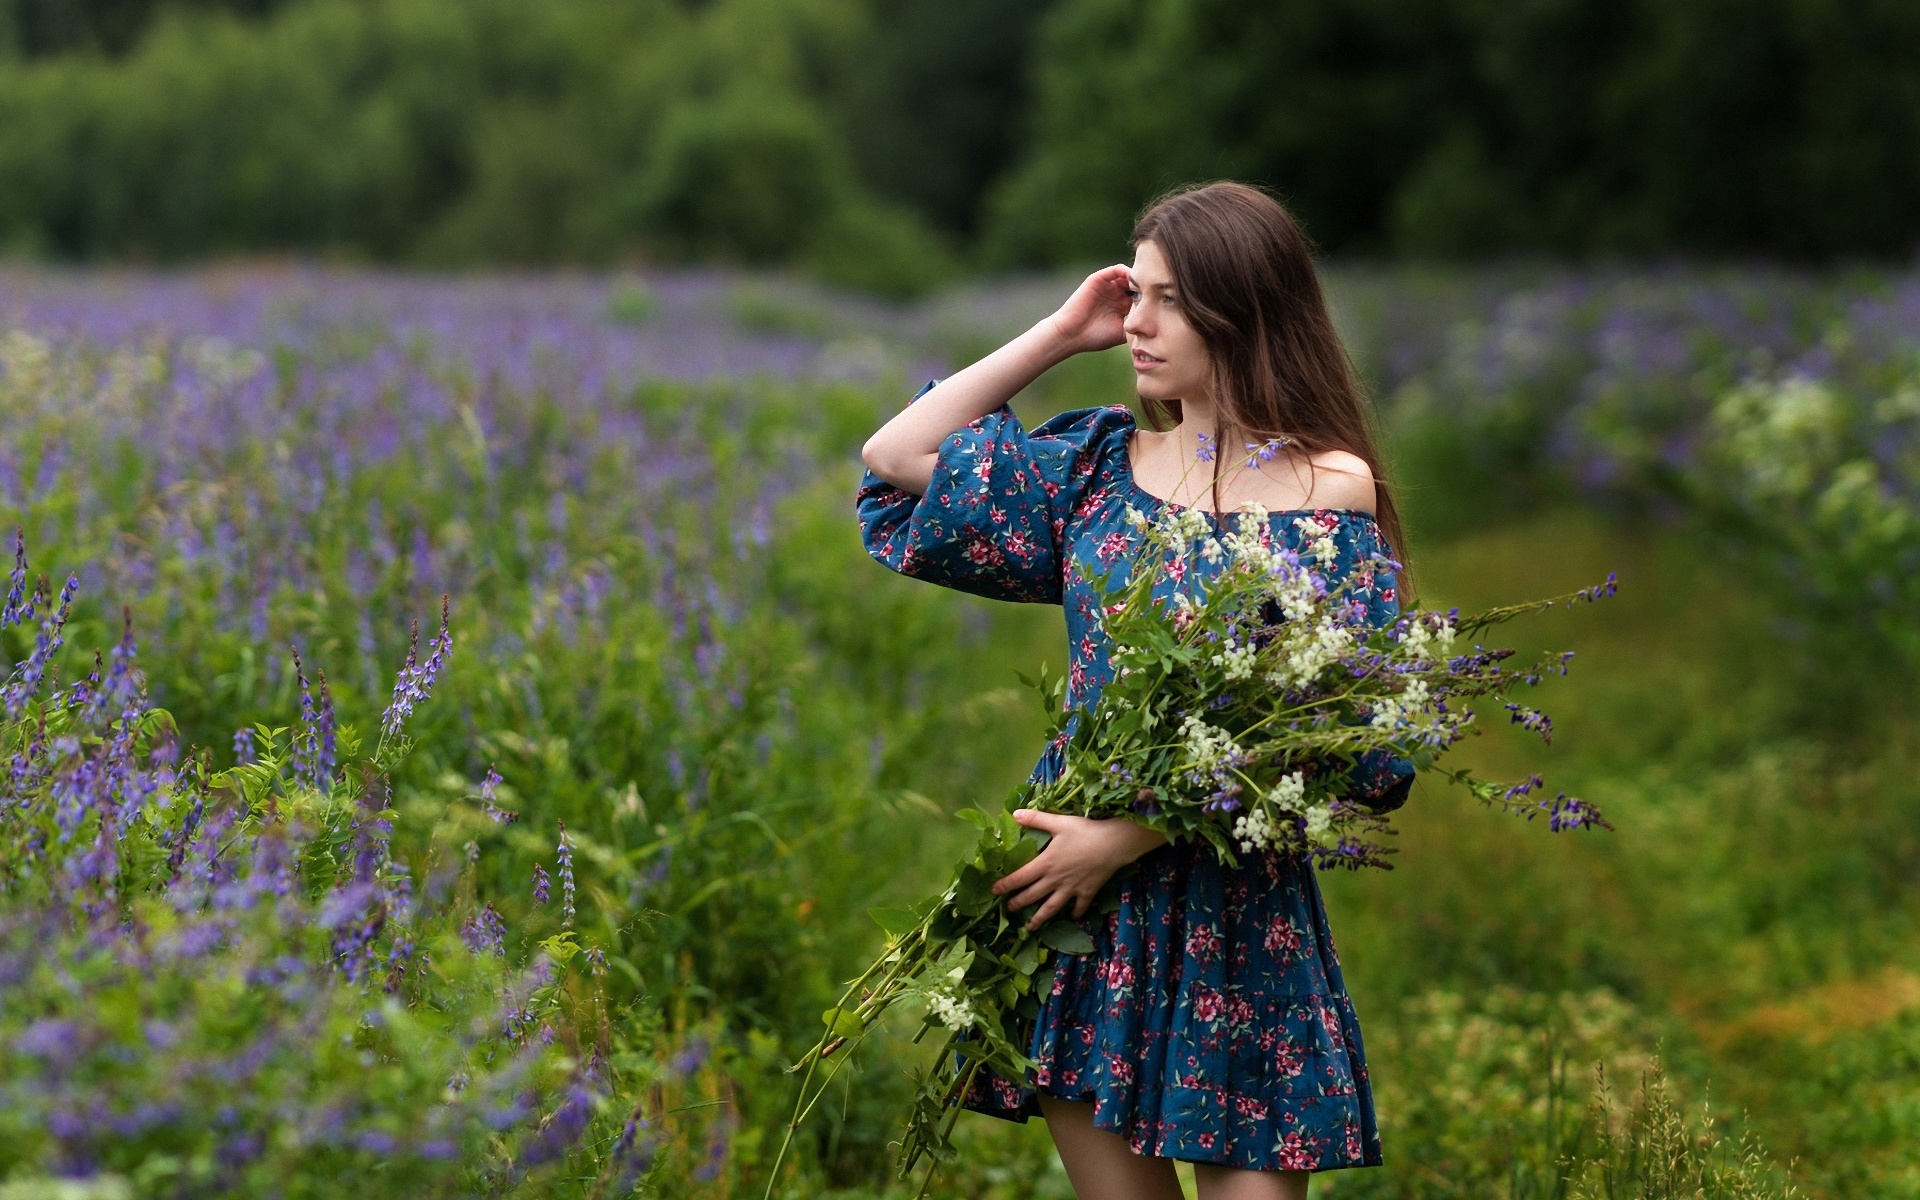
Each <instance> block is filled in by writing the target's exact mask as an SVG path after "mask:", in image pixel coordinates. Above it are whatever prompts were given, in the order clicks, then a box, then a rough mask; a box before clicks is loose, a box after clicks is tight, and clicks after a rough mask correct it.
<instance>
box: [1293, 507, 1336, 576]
mask: <svg viewBox="0 0 1920 1200" xmlns="http://www.w3.org/2000/svg"><path fill="white" fill-rule="evenodd" d="M1293 525H1294V528H1296V529H1298V530H1299V531H1300V533H1301V535H1302V536H1303V537H1305V539H1306V542H1307V554H1308V556H1310V557H1312V558H1316V559H1319V560H1320V565H1321V566H1328V567H1330V566H1332V565H1333V564H1334V562H1335V561H1336V560H1338V559H1339V557H1340V547H1338V546H1336V545H1334V543H1333V530H1334V525H1333V522H1331V521H1319V520H1315V519H1314V518H1312V517H1301V518H1299V519H1297V520H1295V521H1294V523H1293Z"/></svg>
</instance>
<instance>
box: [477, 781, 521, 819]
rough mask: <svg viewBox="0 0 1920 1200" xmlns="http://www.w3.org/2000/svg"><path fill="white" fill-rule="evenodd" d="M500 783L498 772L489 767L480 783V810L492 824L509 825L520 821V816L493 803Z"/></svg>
mask: <svg viewBox="0 0 1920 1200" xmlns="http://www.w3.org/2000/svg"><path fill="white" fill-rule="evenodd" d="M500 783H501V779H500V772H498V771H496V770H494V769H493V767H491V766H489V767H488V768H487V777H486V778H485V779H482V780H481V781H480V805H481V810H482V811H483V812H485V813H486V814H487V817H488V819H490V820H491V821H492V822H493V823H494V824H496V825H511V824H513V823H514V822H515V821H518V820H519V819H520V814H519V813H517V812H509V811H508V810H506V809H504V808H501V807H500V806H499V805H498V804H495V803H494V798H495V797H496V796H497V795H499V791H500Z"/></svg>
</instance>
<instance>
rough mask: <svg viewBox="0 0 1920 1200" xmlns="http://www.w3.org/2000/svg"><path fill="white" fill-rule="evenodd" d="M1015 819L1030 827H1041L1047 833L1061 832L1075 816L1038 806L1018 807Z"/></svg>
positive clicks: (1015, 810) (1014, 815)
mask: <svg viewBox="0 0 1920 1200" xmlns="http://www.w3.org/2000/svg"><path fill="white" fill-rule="evenodd" d="M1013 819H1014V820H1015V821H1017V822H1019V823H1020V824H1021V825H1024V826H1026V827H1027V828H1028V829H1039V830H1042V831H1044V832H1046V833H1059V832H1060V831H1061V830H1062V829H1065V828H1066V827H1067V826H1068V825H1070V824H1072V823H1073V818H1072V817H1070V816H1067V815H1066V814H1065V813H1050V812H1041V811H1040V810H1039V809H1037V808H1016V809H1014V810H1013Z"/></svg>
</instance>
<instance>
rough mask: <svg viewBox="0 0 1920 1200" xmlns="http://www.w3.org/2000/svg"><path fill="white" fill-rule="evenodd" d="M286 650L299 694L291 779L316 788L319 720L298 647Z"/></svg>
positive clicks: (317, 782)
mask: <svg viewBox="0 0 1920 1200" xmlns="http://www.w3.org/2000/svg"><path fill="white" fill-rule="evenodd" d="M287 648H288V649H289V650H291V651H292V652H293V681H294V687H295V689H296V690H298V691H299V693H300V724H299V725H297V726H295V727H294V731H293V778H294V781H295V782H296V783H304V784H307V785H309V786H316V787H317V786H318V785H319V780H318V778H317V775H316V772H315V770H314V756H315V752H316V750H317V743H318V741H319V739H318V737H317V735H316V726H317V725H318V724H319V718H318V717H317V716H316V714H315V713H314V710H313V688H312V685H310V684H309V683H308V682H307V668H306V664H305V663H303V662H301V661H300V647H298V646H289V647H287Z"/></svg>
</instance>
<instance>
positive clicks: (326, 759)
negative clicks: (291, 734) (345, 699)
mask: <svg viewBox="0 0 1920 1200" xmlns="http://www.w3.org/2000/svg"><path fill="white" fill-rule="evenodd" d="M314 675H315V676H316V677H317V678H318V679H319V681H320V720H319V724H318V726H317V727H316V733H317V735H318V738H317V745H316V746H315V747H314V756H313V775H314V786H316V787H318V788H320V789H321V790H322V791H325V790H326V789H327V788H329V787H331V786H332V785H333V772H334V769H335V765H336V764H337V762H338V761H339V752H340V747H339V731H338V729H337V728H336V726H335V720H334V714H333V692H332V690H331V689H329V688H328V687H327V673H326V672H325V671H320V670H316V671H315V672H314Z"/></svg>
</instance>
